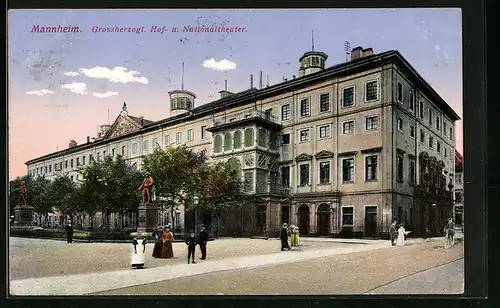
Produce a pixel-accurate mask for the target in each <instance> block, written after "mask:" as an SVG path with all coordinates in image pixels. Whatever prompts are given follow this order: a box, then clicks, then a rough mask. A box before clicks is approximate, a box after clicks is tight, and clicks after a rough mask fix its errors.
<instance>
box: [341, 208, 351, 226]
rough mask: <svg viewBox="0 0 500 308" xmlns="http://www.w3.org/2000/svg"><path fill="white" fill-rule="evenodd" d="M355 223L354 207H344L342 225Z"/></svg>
mask: <svg viewBox="0 0 500 308" xmlns="http://www.w3.org/2000/svg"><path fill="white" fill-rule="evenodd" d="M352 225H354V207H352V206H350V207H342V226H352Z"/></svg>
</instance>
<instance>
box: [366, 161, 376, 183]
mask: <svg viewBox="0 0 500 308" xmlns="http://www.w3.org/2000/svg"><path fill="white" fill-rule="evenodd" d="M376 180H377V155H370V156H366V157H365V181H376Z"/></svg>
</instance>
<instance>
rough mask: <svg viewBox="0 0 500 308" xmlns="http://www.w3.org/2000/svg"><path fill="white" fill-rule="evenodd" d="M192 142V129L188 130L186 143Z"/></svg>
mask: <svg viewBox="0 0 500 308" xmlns="http://www.w3.org/2000/svg"><path fill="white" fill-rule="evenodd" d="M193 140H194V136H193V129H188V142H191V141H193Z"/></svg>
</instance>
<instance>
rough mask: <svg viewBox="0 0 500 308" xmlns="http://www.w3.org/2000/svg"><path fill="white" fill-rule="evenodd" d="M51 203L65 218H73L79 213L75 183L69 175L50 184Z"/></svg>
mask: <svg viewBox="0 0 500 308" xmlns="http://www.w3.org/2000/svg"><path fill="white" fill-rule="evenodd" d="M49 192H50V193H49V194H50V203H51V204H52V206H53V207H55V208H56V209H58V210H59V211H60V212H61V213H63V214H64V215H65V216H69V217H70V218H73V215H74V213H76V212H77V211H78V199H77V190H76V185H75V182H73V180H72V179H70V178H69V176H68V175H62V176H57V177H56V178H55V179H54V181H53V182H52V183H51V184H50V189H49Z"/></svg>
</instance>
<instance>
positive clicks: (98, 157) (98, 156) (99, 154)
mask: <svg viewBox="0 0 500 308" xmlns="http://www.w3.org/2000/svg"><path fill="white" fill-rule="evenodd" d="M100 156H101V153H100V152H97V155H96V157H97V160H99V159H100ZM66 167H67V166H66Z"/></svg>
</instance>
